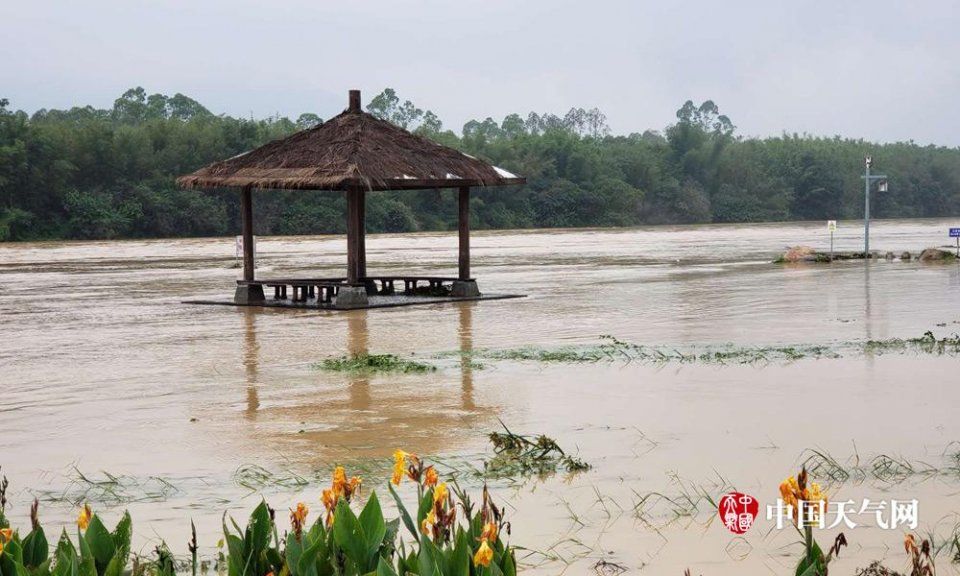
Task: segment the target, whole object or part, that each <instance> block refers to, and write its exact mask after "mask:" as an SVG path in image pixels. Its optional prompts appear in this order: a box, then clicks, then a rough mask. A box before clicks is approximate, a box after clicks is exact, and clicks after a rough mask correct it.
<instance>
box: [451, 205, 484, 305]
mask: <svg viewBox="0 0 960 576" xmlns="http://www.w3.org/2000/svg"><path fill="white" fill-rule="evenodd" d="M457 220H458V224H459V226H458V229H459V239H460V254H459V257H458V258H457V264H458V269H459V270H458V273H457V278H458V280H457V281H456V282H454V283H453V287H452V288H451V289H450V295H451V296H461V297H468V296H479V295H480V289H479V288H478V287H477V282H476V281H475V280H473V279H472V278H471V277H470V187H469V186H461V187H460V191H459V198H458V211H457Z"/></svg>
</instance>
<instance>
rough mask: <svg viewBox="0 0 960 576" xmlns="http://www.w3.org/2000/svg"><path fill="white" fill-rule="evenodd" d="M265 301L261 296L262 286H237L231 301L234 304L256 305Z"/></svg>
mask: <svg viewBox="0 0 960 576" xmlns="http://www.w3.org/2000/svg"><path fill="white" fill-rule="evenodd" d="M264 300H266V298H264V296H263V286H259V285H253V286H237V290H236V292H234V293H233V301H234V303H236V304H258V303H260V302H263V301H264Z"/></svg>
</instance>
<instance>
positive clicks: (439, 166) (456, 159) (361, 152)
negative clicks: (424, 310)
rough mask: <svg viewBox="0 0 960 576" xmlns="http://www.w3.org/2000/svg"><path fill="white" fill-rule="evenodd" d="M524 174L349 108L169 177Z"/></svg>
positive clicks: (347, 179) (199, 180)
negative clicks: (333, 115)
mask: <svg viewBox="0 0 960 576" xmlns="http://www.w3.org/2000/svg"><path fill="white" fill-rule="evenodd" d="M524 182H525V179H524V178H522V177H519V176H516V175H515V174H511V173H510V172H507V171H506V170H503V169H501V168H497V167H496V166H491V165H489V164H487V163H486V162H483V161H481V160H477V159H476V158H473V157H472V156H469V155H467V154H464V153H462V152H459V151H457V150H454V149H453V148H447V147H446V146H441V145H439V144H437V143H435V142H432V141H430V140H428V139H426V138H423V137H421V136H417V135H415V134H411V133H410V132H407V131H406V130H403V129H402V128H399V127H397V126H394V125H393V124H390V123H389V122H386V121H384V120H380V119H379V118H376V117H375V116H372V115H370V114H367V113H366V112H363V111H361V110H360V94H359V92H357V91H351V94H350V107H349V108H347V110H346V111H344V112H343V113H342V114H340V115H339V116H336V117H334V118H331V119H330V120H328V121H327V122H324V123H323V124H320V125H319V126H316V127H315V128H310V129H308V130H303V131H302V132H297V133H296V134H293V135H291V136H288V137H286V138H281V139H280V140H274V141H273V142H270V143H268V144H265V145H264V146H261V147H260V148H257V149H255V150H251V151H250V152H246V153H244V154H240V155H239V156H235V157H233V158H229V159H227V160H223V161H221V162H216V163H214V164H210V165H209V166H206V167H204V168H201V169H199V170H197V171H196V172H194V173H192V174H188V175H186V176H181V177H180V178H178V179H177V183H178V184H179V185H180V186H183V187H184V188H221V187H238V188H243V187H248V186H249V187H252V188H274V189H295V190H351V189H363V190H401V189H417V188H455V187H459V186H503V185H507V184H523V183H524Z"/></svg>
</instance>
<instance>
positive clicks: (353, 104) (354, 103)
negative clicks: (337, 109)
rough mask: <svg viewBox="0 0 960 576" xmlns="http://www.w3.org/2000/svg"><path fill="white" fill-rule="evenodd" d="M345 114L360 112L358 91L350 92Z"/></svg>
mask: <svg viewBox="0 0 960 576" xmlns="http://www.w3.org/2000/svg"><path fill="white" fill-rule="evenodd" d="M347 112H349V113H350V114H359V113H360V112H361V110H360V91H359V90H351V91H350V104H349V106H348V107H347Z"/></svg>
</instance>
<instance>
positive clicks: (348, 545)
mask: <svg viewBox="0 0 960 576" xmlns="http://www.w3.org/2000/svg"><path fill="white" fill-rule="evenodd" d="M333 539H334V541H335V542H336V543H337V546H339V547H340V548H341V549H342V550H343V551H344V553H345V554H346V555H347V558H349V559H351V560H353V562H354V563H355V564H356V565H357V567H358V569H360V570H363V569H364V568H363V567H364V566H365V565H366V564H367V545H366V541H367V539H366V536H365V535H364V533H363V527H362V526H360V521H359V520H358V519H357V517H356V515H354V513H353V510H351V509H350V505H349V504H347V502H346V500H343V499H341V500H340V501H339V502H337V508H336V510H335V511H334V520H333Z"/></svg>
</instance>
